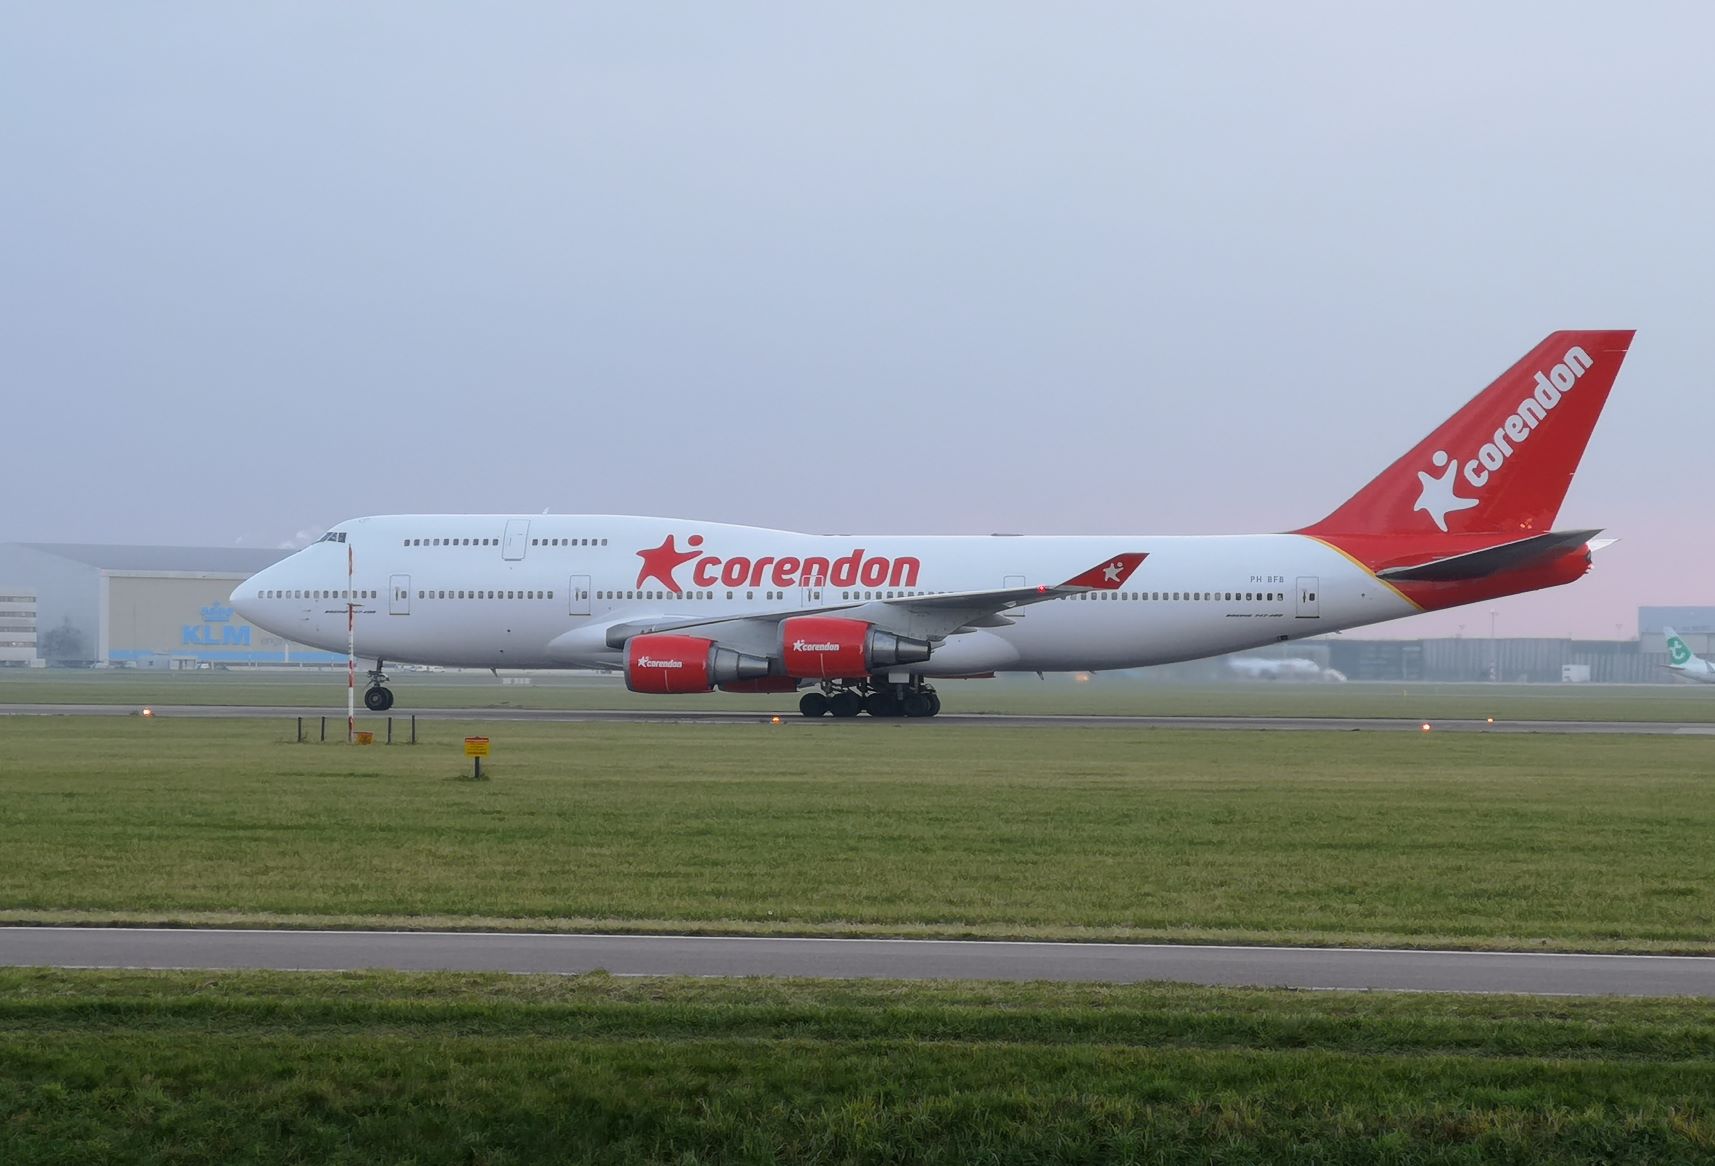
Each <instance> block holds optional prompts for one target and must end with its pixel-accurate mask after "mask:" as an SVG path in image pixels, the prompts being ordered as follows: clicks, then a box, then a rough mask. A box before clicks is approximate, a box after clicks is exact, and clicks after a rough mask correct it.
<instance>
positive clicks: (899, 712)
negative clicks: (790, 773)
mask: <svg viewBox="0 0 1715 1166" xmlns="http://www.w3.org/2000/svg"><path fill="white" fill-rule="evenodd" d="M798 711H799V712H801V713H803V714H804V715H805V716H807V717H823V716H834V717H855V716H857V715H858V714H859V713H868V714H869V715H870V716H872V717H932V716H934V715H935V714H937V713H939V712H940V711H941V698H940V697H939V696H937V695H936V694H935V690H934V689H933V688H930V687H929V686H928V685H927V684H924V683H923V680H922V678H921V677H913V678H912V679H911V682H910V683H908V684H891V683H889V682H887V681H886V680H877V679H873V678H871V679H866V680H828V681H824V682H823V683H822V687H821V689H820V690H818V691H811V692H806V693H805V694H804V695H803V696H802V697H800V698H799V700H798Z"/></svg>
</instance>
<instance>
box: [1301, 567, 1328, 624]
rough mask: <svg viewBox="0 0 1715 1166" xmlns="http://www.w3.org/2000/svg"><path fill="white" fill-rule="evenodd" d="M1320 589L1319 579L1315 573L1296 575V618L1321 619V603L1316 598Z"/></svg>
mask: <svg viewBox="0 0 1715 1166" xmlns="http://www.w3.org/2000/svg"><path fill="white" fill-rule="evenodd" d="M1321 590H1322V583H1321V580H1320V579H1318V578H1317V577H1316V576H1315V575H1300V576H1299V577H1298V618H1299V619H1321V618H1322V604H1321V601H1320V600H1319V599H1318V598H1317V595H1318V593H1319V592H1320V591H1321Z"/></svg>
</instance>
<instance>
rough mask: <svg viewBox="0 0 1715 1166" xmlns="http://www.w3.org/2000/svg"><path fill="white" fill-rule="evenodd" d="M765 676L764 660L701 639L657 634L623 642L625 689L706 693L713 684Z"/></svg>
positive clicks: (766, 664) (665, 692)
mask: <svg viewBox="0 0 1715 1166" xmlns="http://www.w3.org/2000/svg"><path fill="white" fill-rule="evenodd" d="M767 675H768V661H767V660H764V659H763V658H762V657H761V656H747V655H745V654H744V653H743V652H737V651H734V650H733V649H731V648H723V647H721V646H720V645H719V644H717V643H715V642H714V641H713V640H705V639H703V638H702V637H701V636H676V635H673V634H672V633H670V632H657V633H654V634H652V635H646V636H633V637H631V638H630V639H629V640H627V641H625V687H627V688H629V689H631V691H632V692H649V693H655V694H656V695H669V694H672V693H680V692H710V691H712V690H713V689H714V687H715V685H717V684H731V683H734V682H737V681H743V680H755V679H758V678H760V677H763V676H767Z"/></svg>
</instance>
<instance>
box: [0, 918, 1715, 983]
mask: <svg viewBox="0 0 1715 1166" xmlns="http://www.w3.org/2000/svg"><path fill="white" fill-rule="evenodd" d="M0 965H9V966H23V967H62V968H151V969H173V968H177V969H183V968H195V969H204V970H223V969H237V968H250V969H274V970H281V971H343V970H354V969H362V968H388V969H395V970H400V971H449V972H515V973H550V974H560V975H570V974H576V973H583V972H593V971H598V970H599V971H607V972H609V973H612V974H614V975H623V976H792V977H811V978H819V979H899V980H1013V981H1022V980H1050V981H1062V982H1074V981H1088V982H1104V983H1138V982H1142V981H1151V980H1155V981H1170V982H1176V983H1185V984H1202V985H1207V986H1227V987H1272V988H1318V989H1352V990H1391V991H1418V992H1479V993H1523V994H1531V995H1555V996H1699V997H1711V998H1715V958H1705V957H1699V956H1647V955H1636V956H1634V955H1556V954H1546V953H1536V952H1531V953H1526V952H1516V953H1515V952H1459V951H1399V950H1378V949H1365V948H1294V947H1218V946H1197V945H1176V944H1113V943H1016V942H1006V941H982V940H969V941H967V940H922V939H794V938H776V937H744V936H685V935H547V934H537V933H526V934H512V933H506V932H411V931H268V930H203V929H196V928H126V927H88V928H85V927H3V928H0Z"/></svg>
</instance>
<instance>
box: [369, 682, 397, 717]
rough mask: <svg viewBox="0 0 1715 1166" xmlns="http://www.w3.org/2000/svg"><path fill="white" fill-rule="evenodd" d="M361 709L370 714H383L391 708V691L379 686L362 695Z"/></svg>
mask: <svg viewBox="0 0 1715 1166" xmlns="http://www.w3.org/2000/svg"><path fill="white" fill-rule="evenodd" d="M363 707H364V708H366V709H368V710H369V711H370V712H372V713H384V712H386V711H387V710H388V709H390V708H392V707H393V691H392V689H388V688H382V687H381V686H380V685H377V686H376V687H374V688H372V689H370V690H369V691H368V692H365V693H364V694H363Z"/></svg>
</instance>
